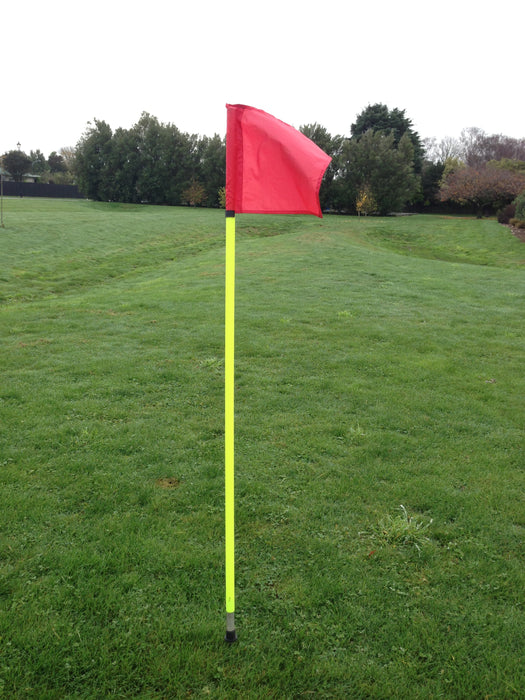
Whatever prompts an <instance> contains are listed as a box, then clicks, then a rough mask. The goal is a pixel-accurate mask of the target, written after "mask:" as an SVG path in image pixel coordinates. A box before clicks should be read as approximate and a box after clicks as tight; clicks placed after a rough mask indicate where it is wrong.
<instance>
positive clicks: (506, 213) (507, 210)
mask: <svg viewBox="0 0 525 700" xmlns="http://www.w3.org/2000/svg"><path fill="white" fill-rule="evenodd" d="M496 216H497V217H498V222H499V223H500V224H508V223H509V221H510V220H511V219H513V218H514V217H515V216H516V205H515V204H514V202H512V204H507V206H506V207H503V209H499V210H498V212H497V214H496Z"/></svg>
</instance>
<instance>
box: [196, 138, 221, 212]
mask: <svg viewBox="0 0 525 700" xmlns="http://www.w3.org/2000/svg"><path fill="white" fill-rule="evenodd" d="M197 154H198V169H197V170H198V171H197V174H198V179H199V180H200V181H201V182H202V183H203V187H204V189H205V190H206V192H207V195H206V201H205V203H206V205H207V206H209V207H216V206H220V199H219V195H218V193H219V190H220V188H221V187H224V183H225V181H226V142H225V140H224V139H223V138H221V137H220V136H219V135H218V134H215V135H214V136H212V137H211V138H209V137H207V136H203V137H202V138H201V139H199V141H198V144H197Z"/></svg>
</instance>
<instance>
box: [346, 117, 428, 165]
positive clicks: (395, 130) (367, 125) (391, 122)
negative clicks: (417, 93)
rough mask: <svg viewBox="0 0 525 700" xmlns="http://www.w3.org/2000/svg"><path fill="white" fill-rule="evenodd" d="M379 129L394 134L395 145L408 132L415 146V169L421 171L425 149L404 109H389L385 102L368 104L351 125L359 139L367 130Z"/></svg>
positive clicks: (356, 137) (355, 136)
mask: <svg viewBox="0 0 525 700" xmlns="http://www.w3.org/2000/svg"><path fill="white" fill-rule="evenodd" d="M370 129H372V130H373V131H379V132H381V133H384V134H390V133H391V134H392V135H393V137H394V145H395V146H398V145H399V142H400V141H401V139H402V137H403V135H404V134H406V133H407V134H408V136H409V138H410V141H411V142H412V146H413V149H414V151H413V159H414V171H415V172H416V173H420V172H421V169H422V166H423V158H424V155H425V149H424V148H423V145H422V143H421V139H420V137H419V134H418V133H417V131H414V129H413V125H412V121H411V120H410V119H409V118H408V117H406V116H405V110H404V109H397V108H395V109H392V110H390V109H388V107H387V106H386V105H384V104H380V103H377V104H374V105H368V107H367V108H366V109H364V110H363V111H362V112H361V113H360V114H359V115H358V116H357V118H356V121H355V123H354V124H352V126H351V127H350V133H351V134H352V138H354V139H357V140H359V139H360V138H361V137H362V136H364V134H366V132H367V131H369V130H370Z"/></svg>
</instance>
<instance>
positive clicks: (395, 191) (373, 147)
mask: <svg viewBox="0 0 525 700" xmlns="http://www.w3.org/2000/svg"><path fill="white" fill-rule="evenodd" d="M342 159H343V162H342V172H341V181H340V186H341V194H340V202H341V204H342V205H343V207H344V208H345V209H347V210H349V211H355V203H356V202H357V201H358V198H359V196H360V192H361V191H362V190H363V188H364V187H365V186H367V187H368V188H369V190H370V194H371V196H372V197H373V199H374V201H375V203H376V205H377V209H378V211H379V213H380V214H381V215H385V214H388V213H389V212H392V211H399V209H401V208H403V207H404V206H405V204H407V203H408V202H410V201H412V200H413V199H414V197H415V196H416V194H417V192H418V183H419V180H418V178H417V177H416V175H415V173H414V167H413V147H412V143H411V141H410V138H409V136H408V134H406V135H404V136H403V137H402V138H401V140H400V142H399V145H398V147H397V148H396V146H395V143H394V135H393V134H392V133H391V132H389V133H385V132H382V131H374V130H373V129H369V130H368V131H367V132H366V133H365V134H363V135H362V136H361V138H359V140H357V139H349V140H348V141H347V142H346V143H345V145H344V147H343V154H342Z"/></svg>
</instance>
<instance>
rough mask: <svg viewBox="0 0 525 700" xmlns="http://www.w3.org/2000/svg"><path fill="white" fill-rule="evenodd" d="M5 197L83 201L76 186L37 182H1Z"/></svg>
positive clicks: (82, 196)
mask: <svg viewBox="0 0 525 700" xmlns="http://www.w3.org/2000/svg"><path fill="white" fill-rule="evenodd" d="M3 189H4V196H5V197H60V198H67V199H69V198H74V199H84V195H83V194H81V193H80V192H79V191H78V187H77V186H76V185H51V184H44V183H39V182H6V181H5V180H4V182H3Z"/></svg>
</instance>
